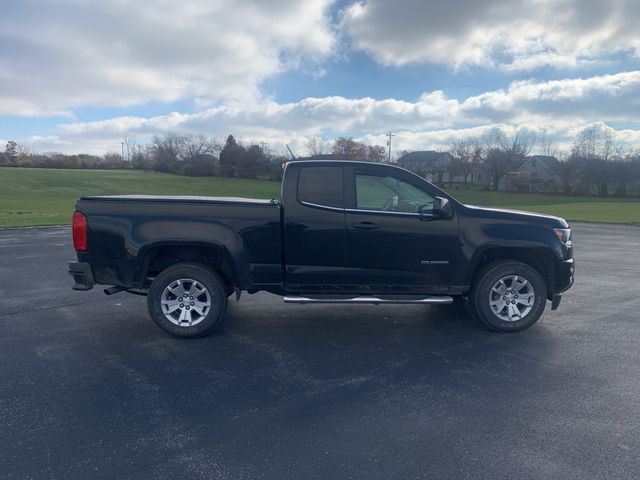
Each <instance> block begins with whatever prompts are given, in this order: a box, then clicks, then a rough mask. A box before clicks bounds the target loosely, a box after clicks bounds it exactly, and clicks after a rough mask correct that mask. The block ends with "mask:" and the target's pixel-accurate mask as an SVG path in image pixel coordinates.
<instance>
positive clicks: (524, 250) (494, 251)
mask: <svg viewBox="0 0 640 480" xmlns="http://www.w3.org/2000/svg"><path fill="white" fill-rule="evenodd" d="M500 260H503V261H517V262H521V263H524V264H526V265H528V266H530V267H531V268H533V269H534V270H536V271H537V272H538V273H539V274H540V276H541V277H542V279H543V280H544V283H545V285H546V287H547V298H548V299H551V295H552V293H553V291H554V285H555V269H554V254H553V252H550V251H548V250H547V249H545V248H541V247H538V248H537V247H500V246H490V247H485V248H483V249H481V250H479V251H478V252H476V254H475V255H474V257H473V259H472V261H471V265H472V268H471V269H470V270H469V275H468V278H467V280H468V282H469V285H472V286H473V285H474V284H475V282H477V280H478V278H477V277H478V273H479V272H480V271H481V270H482V269H483V268H484V267H485V266H487V265H489V264H491V263H494V262H497V261H500Z"/></svg>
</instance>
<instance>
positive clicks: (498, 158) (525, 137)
mask: <svg viewBox="0 0 640 480" xmlns="http://www.w3.org/2000/svg"><path fill="white" fill-rule="evenodd" d="M534 145H535V135H534V134H533V133H532V132H531V131H529V130H527V129H525V128H522V127H516V128H514V129H513V132H512V133H511V135H506V134H505V133H504V132H503V131H502V130H500V129H499V128H495V129H493V130H492V131H491V132H490V133H489V135H488V136H487V137H486V138H485V148H486V150H485V157H484V159H483V164H484V168H485V170H486V171H487V173H488V175H489V176H490V178H491V186H492V187H493V189H494V190H497V189H498V187H499V185H500V181H501V180H502V179H503V178H504V176H505V175H506V174H507V173H509V172H510V171H511V170H513V169H514V168H515V167H516V164H517V163H518V162H519V161H521V160H522V159H524V157H526V156H527V155H528V154H529V153H530V152H531V150H532V149H533V146H534Z"/></svg>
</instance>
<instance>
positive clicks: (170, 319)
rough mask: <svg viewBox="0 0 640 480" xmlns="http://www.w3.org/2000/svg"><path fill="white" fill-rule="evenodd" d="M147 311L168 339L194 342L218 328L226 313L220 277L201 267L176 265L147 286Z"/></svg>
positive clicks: (225, 293) (224, 296)
mask: <svg viewBox="0 0 640 480" xmlns="http://www.w3.org/2000/svg"><path fill="white" fill-rule="evenodd" d="M147 308H148V310H149V315H150V316H151V318H152V319H153V321H154V322H155V323H156V325H158V326H159V327H160V328H161V329H162V330H164V331H165V332H167V333H168V334H169V335H172V336H174V337H179V338H195V337H202V336H205V335H208V334H209V333H211V332H213V331H214V330H215V329H216V327H218V326H219V324H220V322H221V321H222V318H223V316H224V313H225V311H226V309H227V292H226V289H225V286H224V284H223V283H222V280H221V279H220V277H219V276H218V275H217V274H216V273H215V272H214V271H212V270H210V269H208V268H206V267H203V266H201V265H196V264H190V263H180V264H177V265H174V266H172V267H169V268H167V269H166V270H164V271H163V272H162V273H160V274H159V275H158V276H157V277H156V278H155V279H154V280H153V283H152V284H151V288H150V289H149V295H148V297H147Z"/></svg>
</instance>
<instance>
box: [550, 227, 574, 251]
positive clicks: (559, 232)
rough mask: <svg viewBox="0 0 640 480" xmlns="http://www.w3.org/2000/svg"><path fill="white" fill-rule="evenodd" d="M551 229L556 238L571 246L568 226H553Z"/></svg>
mask: <svg viewBox="0 0 640 480" xmlns="http://www.w3.org/2000/svg"><path fill="white" fill-rule="evenodd" d="M553 231H554V232H556V237H558V240H560V241H561V242H562V243H564V244H565V245H566V246H567V247H570V246H571V244H572V241H571V229H570V228H554V229H553Z"/></svg>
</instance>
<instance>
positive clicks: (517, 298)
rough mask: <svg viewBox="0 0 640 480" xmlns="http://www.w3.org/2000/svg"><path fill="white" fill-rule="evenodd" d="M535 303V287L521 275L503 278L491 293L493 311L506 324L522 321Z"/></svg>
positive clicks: (490, 302) (490, 300)
mask: <svg viewBox="0 0 640 480" xmlns="http://www.w3.org/2000/svg"><path fill="white" fill-rule="evenodd" d="M535 301H536V295H535V292H534V290H533V285H531V283H530V282H529V281H528V280H527V279H526V278H524V277H523V276H521V275H507V276H506V277H502V278H501V279H500V280H498V281H497V282H496V283H494V284H493V287H491V291H490V292H489V305H490V306H491V310H492V311H493V313H494V314H495V316H496V317H498V318H499V319H500V320H504V321H505V322H515V321H518V320H522V319H523V318H524V317H526V316H527V315H528V314H529V312H530V311H531V309H532V308H533V305H534V303H535Z"/></svg>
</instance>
